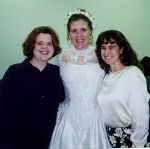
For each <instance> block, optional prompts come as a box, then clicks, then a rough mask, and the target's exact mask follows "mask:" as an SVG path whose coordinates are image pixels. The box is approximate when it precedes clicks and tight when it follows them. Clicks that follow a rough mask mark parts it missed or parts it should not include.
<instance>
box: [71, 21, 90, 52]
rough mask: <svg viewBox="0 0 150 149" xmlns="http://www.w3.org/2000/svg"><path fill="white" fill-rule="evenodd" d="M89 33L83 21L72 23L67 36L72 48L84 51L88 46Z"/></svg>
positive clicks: (86, 24)
mask: <svg viewBox="0 0 150 149" xmlns="http://www.w3.org/2000/svg"><path fill="white" fill-rule="evenodd" d="M90 35H91V31H90V29H89V27H88V23H87V22H86V21H84V20H81V19H80V20H77V21H73V22H72V23H71V25H70V32H69V36H70V39H71V42H72V43H73V45H74V47H75V48H76V49H78V50H84V49H86V48H87V47H88V46H89V43H90Z"/></svg>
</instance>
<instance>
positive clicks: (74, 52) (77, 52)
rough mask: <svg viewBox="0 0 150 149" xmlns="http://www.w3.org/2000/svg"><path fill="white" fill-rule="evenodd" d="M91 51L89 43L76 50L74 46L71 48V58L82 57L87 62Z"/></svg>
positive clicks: (76, 59) (90, 56)
mask: <svg viewBox="0 0 150 149" xmlns="http://www.w3.org/2000/svg"><path fill="white" fill-rule="evenodd" d="M92 51H93V47H92V46H91V45H89V47H88V48H86V49H84V50H77V49H76V48H73V50H72V54H71V59H73V60H75V61H78V59H79V58H80V57H83V60H84V62H87V60H89V59H91V58H92V54H91V53H92Z"/></svg>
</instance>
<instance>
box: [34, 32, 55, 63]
mask: <svg viewBox="0 0 150 149" xmlns="http://www.w3.org/2000/svg"><path fill="white" fill-rule="evenodd" d="M53 54H54V47H53V43H52V37H51V35H50V34H44V33H40V34H39V35H38V36H37V38H36V42H35V48H34V50H33V59H34V60H36V61H41V62H47V61H48V60H49V59H50V58H51V57H52V56H53Z"/></svg>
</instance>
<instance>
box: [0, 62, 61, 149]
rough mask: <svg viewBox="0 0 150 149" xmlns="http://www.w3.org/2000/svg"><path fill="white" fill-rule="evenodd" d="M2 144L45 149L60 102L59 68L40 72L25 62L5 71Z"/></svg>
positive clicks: (51, 66) (49, 68) (55, 67)
mask: <svg viewBox="0 0 150 149" xmlns="http://www.w3.org/2000/svg"><path fill="white" fill-rule="evenodd" d="M2 92H3V95H4V96H3V101H1V102H2V103H1V104H2V105H3V111H2V112H3V115H1V118H2V119H3V127H4V128H3V130H2V132H3V137H2V140H3V144H7V145H10V146H12V144H13V145H14V148H15V149H16V148H17V147H18V148H19V149H21V148H23V147H24V148H28V149H30V148H32V149H34V148H35V149H37V148H41V149H47V148H48V145H49V142H50V137H51V134H52V131H53V128H54V125H55V121H56V113H57V109H58V105H59V103H60V102H62V101H63V99H64V88H63V84H62V80H61V78H60V75H59V67H58V66H55V65H52V64H47V66H46V68H45V69H44V70H43V71H42V72H41V71H39V70H38V69H37V68H36V67H34V66H33V65H31V64H30V63H29V62H28V60H24V61H23V62H22V63H19V64H14V65H12V66H10V67H9V68H8V70H7V71H6V73H5V75H4V77H3V79H2Z"/></svg>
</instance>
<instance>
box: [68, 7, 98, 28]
mask: <svg viewBox="0 0 150 149" xmlns="http://www.w3.org/2000/svg"><path fill="white" fill-rule="evenodd" d="M74 14H82V15H84V16H86V17H87V18H88V19H89V20H90V21H91V23H92V27H93V29H94V28H95V27H96V21H95V19H94V17H93V16H92V15H91V14H90V13H89V12H87V11H86V10H85V9H80V8H77V9H75V10H74V11H71V12H69V13H68V14H67V17H66V20H67V22H68V20H69V18H70V17H71V16H72V15H74Z"/></svg>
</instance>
